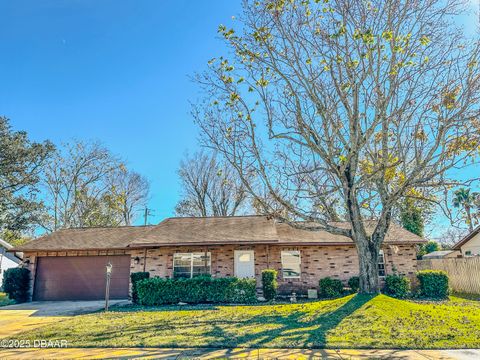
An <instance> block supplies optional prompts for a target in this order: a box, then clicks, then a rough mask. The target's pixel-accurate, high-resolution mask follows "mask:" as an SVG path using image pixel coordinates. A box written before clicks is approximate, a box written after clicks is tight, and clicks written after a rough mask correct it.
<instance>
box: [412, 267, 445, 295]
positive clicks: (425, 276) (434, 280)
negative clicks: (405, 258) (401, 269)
mask: <svg viewBox="0 0 480 360" xmlns="http://www.w3.org/2000/svg"><path fill="white" fill-rule="evenodd" d="M417 279H418V281H419V282H420V288H419V290H420V296H423V297H426V298H431V299H446V298H447V297H448V293H449V288H448V275H447V273H446V272H445V271H442V270H421V271H419V272H417Z"/></svg>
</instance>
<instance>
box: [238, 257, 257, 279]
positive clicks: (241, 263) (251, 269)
mask: <svg viewBox="0 0 480 360" xmlns="http://www.w3.org/2000/svg"><path fill="white" fill-rule="evenodd" d="M234 262H235V276H236V277H238V278H240V279H243V278H253V277H255V259H254V252H253V250H235V261H234Z"/></svg>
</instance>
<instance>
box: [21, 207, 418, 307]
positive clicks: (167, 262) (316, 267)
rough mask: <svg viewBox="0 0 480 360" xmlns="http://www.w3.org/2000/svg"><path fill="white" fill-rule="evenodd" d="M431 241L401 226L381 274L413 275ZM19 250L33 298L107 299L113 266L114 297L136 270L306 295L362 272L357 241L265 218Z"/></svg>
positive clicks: (185, 224) (218, 220)
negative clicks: (266, 282)
mask: <svg viewBox="0 0 480 360" xmlns="http://www.w3.org/2000/svg"><path fill="white" fill-rule="evenodd" d="M423 242H425V240H424V239H422V238H420V237H418V236H417V235H414V234H412V233H410V232H408V231H407V230H405V229H403V228H401V227H400V226H398V225H396V224H392V226H391V227H390V230H389V232H388V234H387V237H386V240H385V243H384V246H383V248H382V253H381V256H380V258H379V274H380V275H381V276H384V275H385V274H388V273H391V272H392V271H393V269H394V268H395V269H396V270H397V271H398V272H400V273H403V274H406V275H413V274H414V273H415V271H416V266H417V260H416V258H417V247H418V245H419V244H421V243H423ZM15 251H22V252H23V253H24V262H25V266H28V268H29V269H30V270H31V273H32V297H33V300H80V299H83V300H84V299H102V298H103V297H104V291H105V266H106V264H107V263H108V262H110V263H111V264H112V265H113V272H112V280H111V290H110V295H111V297H112V298H126V297H128V295H129V287H130V280H129V278H130V273H132V272H137V271H148V272H150V275H151V276H160V277H170V278H171V277H174V278H175V277H192V276H195V275H196V274H202V273H209V274H211V275H212V276H214V277H223V276H237V277H255V278H256V279H257V283H258V286H259V287H260V277H261V272H262V270H263V269H267V268H273V269H276V270H278V273H279V279H278V281H279V287H280V291H282V292H285V293H289V292H291V291H296V292H297V293H301V292H305V291H306V290H307V289H309V288H316V287H317V285H318V280H319V279H320V278H323V277H326V276H330V277H332V278H337V279H340V280H342V281H345V282H346V281H348V279H349V278H350V277H352V276H355V275H358V259H357V252H356V249H355V246H354V244H353V242H352V240H351V239H349V238H346V237H343V236H338V235H332V234H330V233H327V232H324V231H306V230H299V229H296V228H293V227H291V226H289V225H287V224H285V223H279V222H278V221H276V220H274V219H272V218H270V217H267V216H234V217H206V218H188V217H184V218H168V219H166V220H164V221H162V222H161V223H160V224H158V225H153V226H127V227H116V228H82V229H65V230H59V231H56V232H54V233H52V234H48V235H45V236H42V237H40V238H38V239H36V240H33V241H31V242H29V243H27V244H25V245H23V246H20V247H17V248H16V249H15Z"/></svg>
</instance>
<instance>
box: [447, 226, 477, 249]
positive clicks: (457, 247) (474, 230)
mask: <svg viewBox="0 0 480 360" xmlns="http://www.w3.org/2000/svg"><path fill="white" fill-rule="evenodd" d="M479 232H480V226H477V227H476V228H475V229H473V231H471V232H470V233H468V234H467V235H466V236H465V237H464V238H463V239H462V240H460V241H459V242H458V243H456V244H455V245H453V246H452V249H453V250H461V248H462V246H463V245H465V243H467V242H468V241H470V240H471V239H472V238H473V237H474V236H475V235H477V234H478V233H479Z"/></svg>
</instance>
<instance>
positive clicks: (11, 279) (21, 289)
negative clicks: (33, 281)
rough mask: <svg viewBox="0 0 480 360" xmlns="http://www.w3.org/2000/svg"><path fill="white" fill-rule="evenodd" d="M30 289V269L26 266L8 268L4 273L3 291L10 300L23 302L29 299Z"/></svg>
mask: <svg viewBox="0 0 480 360" xmlns="http://www.w3.org/2000/svg"><path fill="white" fill-rule="evenodd" d="M29 290H30V270H28V269H25V268H12V269H7V270H6V271H5V272H4V273H3V291H5V292H6V293H7V294H8V298H9V299H10V300H15V302H17V303H22V302H25V301H27V300H28V298H29V294H28V291H29Z"/></svg>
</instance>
